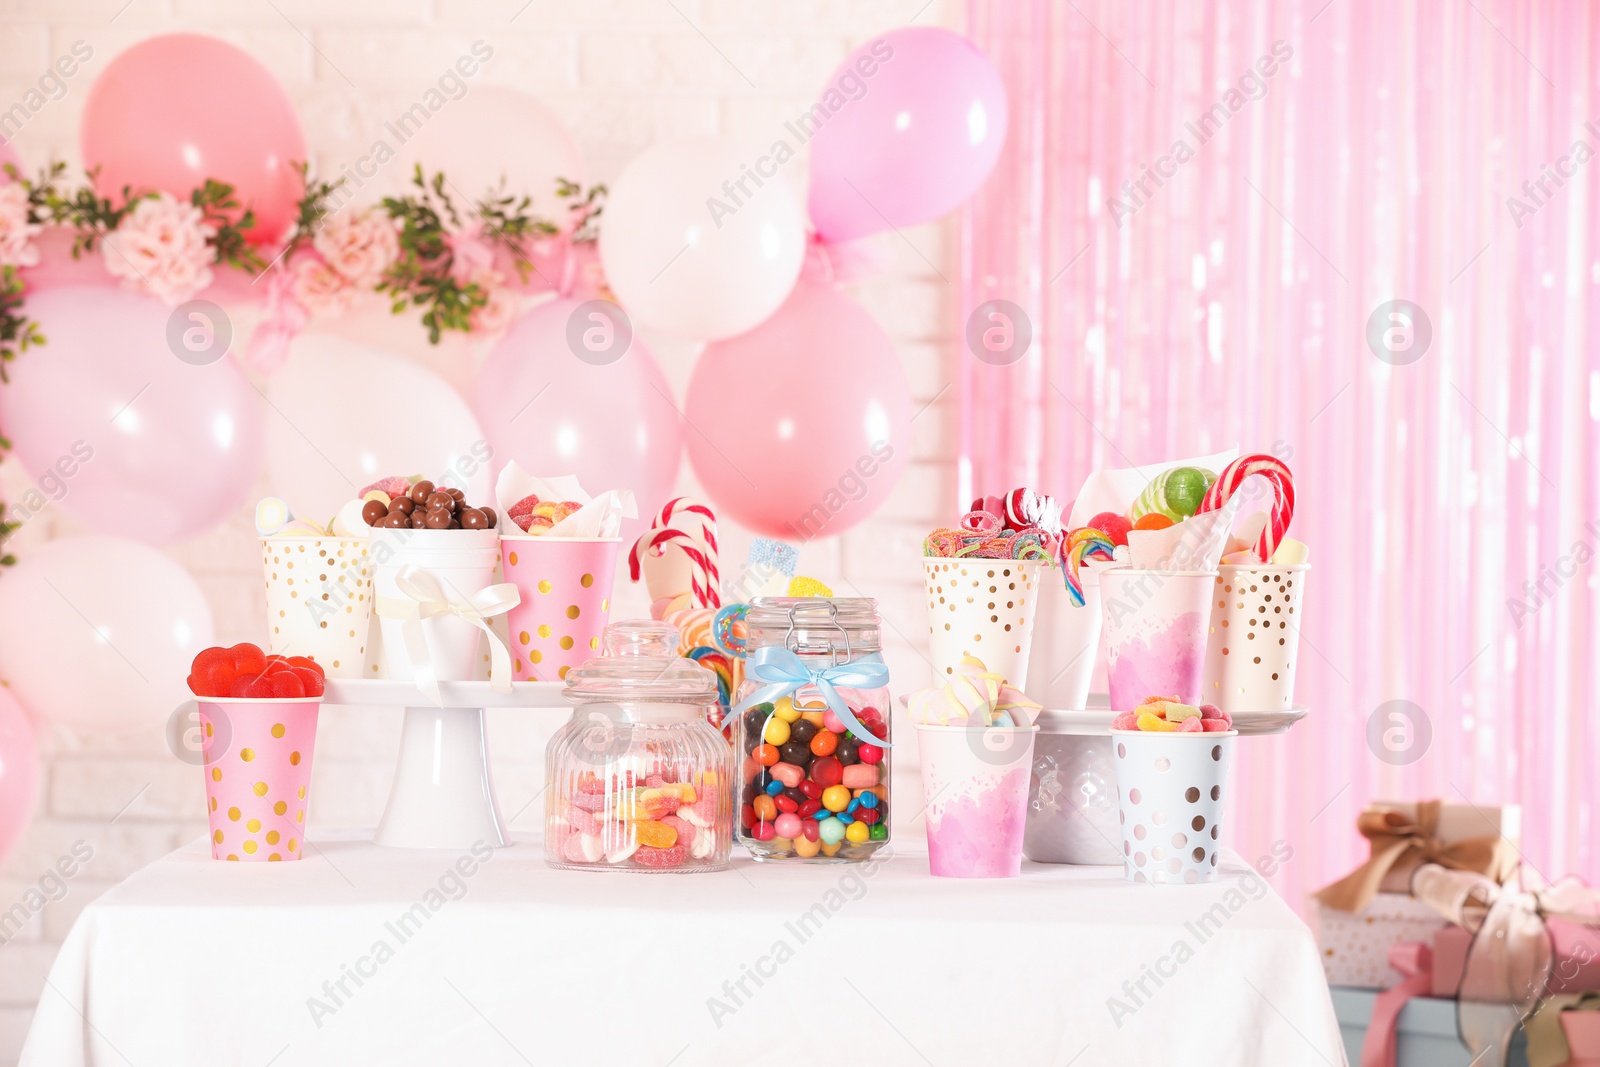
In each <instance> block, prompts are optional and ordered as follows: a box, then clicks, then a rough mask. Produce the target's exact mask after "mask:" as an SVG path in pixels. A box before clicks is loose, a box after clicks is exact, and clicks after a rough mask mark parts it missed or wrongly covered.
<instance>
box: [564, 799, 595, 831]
mask: <svg viewBox="0 0 1600 1067" xmlns="http://www.w3.org/2000/svg"><path fill="white" fill-rule="evenodd" d="M567 822H569V823H571V824H572V828H573V829H574V830H576V831H578V832H579V833H580V834H597V833H599V832H600V820H599V819H597V818H595V817H594V815H593V814H592V813H590V812H587V811H584V810H583V809H582V808H580V807H578V806H577V805H576V804H569V805H567Z"/></svg>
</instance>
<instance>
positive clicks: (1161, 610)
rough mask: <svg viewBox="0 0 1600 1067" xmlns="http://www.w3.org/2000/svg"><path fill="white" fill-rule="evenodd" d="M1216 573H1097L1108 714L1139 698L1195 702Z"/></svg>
mask: <svg viewBox="0 0 1600 1067" xmlns="http://www.w3.org/2000/svg"><path fill="white" fill-rule="evenodd" d="M1216 580H1217V572H1216V571H1154V570H1135V569H1133V568H1132V567H1112V568H1109V569H1107V570H1103V571H1101V572H1100V605H1101V610H1102V611H1103V612H1104V614H1105V625H1104V627H1103V630H1102V636H1101V640H1102V641H1103V642H1104V643H1105V649H1106V672H1107V677H1108V680H1109V682H1110V689H1111V708H1112V710H1113V711H1128V710H1131V709H1133V708H1135V707H1137V706H1138V705H1139V703H1140V702H1141V701H1143V700H1144V698H1145V697H1152V696H1164V697H1176V698H1177V699H1178V700H1179V701H1180V702H1182V703H1184V704H1198V703H1200V681H1201V674H1202V673H1203V671H1204V668H1205V662H1206V628H1207V624H1208V623H1209V622H1210V619H1211V589H1212V585H1213V583H1215V582H1216Z"/></svg>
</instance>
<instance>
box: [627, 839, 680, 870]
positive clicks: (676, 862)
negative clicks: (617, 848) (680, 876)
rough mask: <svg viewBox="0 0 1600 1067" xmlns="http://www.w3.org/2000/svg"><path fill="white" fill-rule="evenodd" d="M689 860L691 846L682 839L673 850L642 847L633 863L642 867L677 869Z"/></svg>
mask: <svg viewBox="0 0 1600 1067" xmlns="http://www.w3.org/2000/svg"><path fill="white" fill-rule="evenodd" d="M688 858H689V846H688V845H686V844H684V843H683V838H682V837H680V838H678V840H677V843H676V844H674V845H673V846H672V847H671V848H652V847H650V846H649V845H640V846H639V850H638V851H637V852H635V853H634V854H633V862H635V863H637V864H639V865H640V866H642V867H677V866H680V865H681V864H682V863H683V861H684V860H686V859H688Z"/></svg>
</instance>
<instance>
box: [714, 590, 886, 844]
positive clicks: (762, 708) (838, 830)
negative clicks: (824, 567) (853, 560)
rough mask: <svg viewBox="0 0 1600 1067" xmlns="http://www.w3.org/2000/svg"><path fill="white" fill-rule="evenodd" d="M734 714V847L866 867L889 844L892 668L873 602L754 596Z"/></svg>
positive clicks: (860, 599)
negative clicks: (736, 767)
mask: <svg viewBox="0 0 1600 1067" xmlns="http://www.w3.org/2000/svg"><path fill="white" fill-rule="evenodd" d="M745 626H746V630H747V633H748V637H747V647H746V660H745V680H744V685H743V686H742V687H741V689H740V691H739V703H738V705H737V706H736V707H735V708H734V715H735V716H736V719H737V729H736V731H735V734H734V745H735V755H736V758H737V759H738V761H739V763H740V766H741V773H740V779H739V818H738V835H739V841H740V843H741V844H743V845H744V846H745V847H746V848H747V849H749V851H750V854H751V855H752V856H754V857H755V858H756V859H758V860H770V859H787V858H798V859H816V858H821V859H825V860H835V861H838V860H864V859H866V858H867V857H869V856H871V855H872V854H873V852H875V851H876V850H877V849H878V848H880V847H882V845H883V844H884V843H885V842H886V841H888V840H889V760H890V748H891V739H890V737H889V709H890V704H889V669H888V667H887V666H885V665H884V662H883V657H882V655H881V647H882V646H881V634H880V628H881V624H880V621H879V619H878V611H877V601H875V600H872V599H870V598H866V597H861V598H830V597H757V598H756V599H755V600H754V601H752V602H751V605H750V613H749V615H748V617H747V618H746V619H745Z"/></svg>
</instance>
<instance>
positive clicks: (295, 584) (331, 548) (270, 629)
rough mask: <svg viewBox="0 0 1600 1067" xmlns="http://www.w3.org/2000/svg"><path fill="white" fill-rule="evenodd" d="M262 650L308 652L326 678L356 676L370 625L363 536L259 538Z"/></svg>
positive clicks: (285, 653)
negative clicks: (263, 616)
mask: <svg viewBox="0 0 1600 1067" xmlns="http://www.w3.org/2000/svg"><path fill="white" fill-rule="evenodd" d="M261 569H262V572H263V575H264V576H265V578H266V583H267V641H268V648H267V651H268V652H271V653H274V654H275V655H279V656H308V657H310V658H311V659H314V660H316V661H317V663H318V664H320V665H321V667H322V669H323V671H324V672H325V673H326V674H327V676H328V677H329V678H360V677H361V665H362V663H363V662H365V660H366V658H367V631H368V628H369V627H370V626H371V624H372V570H373V567H372V557H371V554H370V552H369V550H368V546H367V540H366V538H364V537H263V538H262V539H261Z"/></svg>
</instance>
